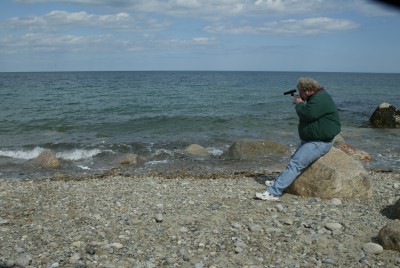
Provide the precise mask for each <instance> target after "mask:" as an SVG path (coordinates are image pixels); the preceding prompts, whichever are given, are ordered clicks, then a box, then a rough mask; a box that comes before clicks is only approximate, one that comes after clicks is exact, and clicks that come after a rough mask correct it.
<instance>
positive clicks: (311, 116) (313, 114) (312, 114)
mask: <svg viewBox="0 0 400 268" xmlns="http://www.w3.org/2000/svg"><path fill="white" fill-rule="evenodd" d="M296 112H297V115H298V116H299V118H300V120H301V121H304V122H314V121H315V120H317V119H318V118H320V117H321V116H323V115H324V114H325V113H326V112H325V109H324V107H323V102H321V101H318V99H317V98H311V99H310V100H309V101H307V102H306V103H298V104H296Z"/></svg>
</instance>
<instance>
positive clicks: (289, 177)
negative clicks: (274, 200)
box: [267, 141, 333, 196]
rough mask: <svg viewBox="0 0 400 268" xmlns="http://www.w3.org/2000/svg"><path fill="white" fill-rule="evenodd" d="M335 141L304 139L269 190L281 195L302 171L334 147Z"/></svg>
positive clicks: (273, 193)
mask: <svg viewBox="0 0 400 268" xmlns="http://www.w3.org/2000/svg"><path fill="white" fill-rule="evenodd" d="M332 145H333V142H332V141H329V142H323V141H308V142H306V141H302V142H301V143H300V145H299V147H298V148H297V149H296V151H295V152H294V154H293V155H292V156H291V158H290V161H289V164H288V165H287V166H286V168H285V170H284V171H283V172H282V173H281V174H280V175H279V176H278V177H277V178H276V179H275V181H274V183H273V184H272V185H271V186H270V187H269V188H268V189H267V192H269V193H270V194H272V195H274V196H281V195H282V194H283V191H284V190H285V189H286V188H287V187H289V186H290V185H291V184H292V183H293V182H294V181H295V180H296V178H297V177H298V176H299V175H300V173H301V172H302V171H303V170H304V169H305V168H306V167H308V166H309V165H311V164H312V163H313V162H314V161H315V160H317V159H318V158H320V157H321V156H323V155H325V154H326V153H327V152H329V150H330V149H331V148H332Z"/></svg>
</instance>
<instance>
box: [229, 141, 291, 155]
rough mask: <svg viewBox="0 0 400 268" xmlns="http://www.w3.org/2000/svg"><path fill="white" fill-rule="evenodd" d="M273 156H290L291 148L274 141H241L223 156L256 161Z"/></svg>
mask: <svg viewBox="0 0 400 268" xmlns="http://www.w3.org/2000/svg"><path fill="white" fill-rule="evenodd" d="M273 154H282V155H287V154H290V150H289V146H288V145H284V144H281V143H278V142H275V141H272V140H239V141H236V142H235V143H234V144H232V145H231V146H230V147H229V149H228V150H227V151H225V152H224V153H223V154H222V156H221V157H222V158H225V159H256V158H261V157H266V156H270V155H273Z"/></svg>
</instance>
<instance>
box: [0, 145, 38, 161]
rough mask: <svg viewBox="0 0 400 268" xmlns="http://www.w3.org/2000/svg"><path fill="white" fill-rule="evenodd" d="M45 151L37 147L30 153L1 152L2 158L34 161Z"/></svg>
mask: <svg viewBox="0 0 400 268" xmlns="http://www.w3.org/2000/svg"><path fill="white" fill-rule="evenodd" d="M44 150H45V149H43V148H41V147H35V148H34V149H33V150H30V151H9V150H0V156H5V157H10V158H16V159H24V160H29V159H34V158H36V157H38V156H39V155H40V154H41V153H42V152H43V151H44Z"/></svg>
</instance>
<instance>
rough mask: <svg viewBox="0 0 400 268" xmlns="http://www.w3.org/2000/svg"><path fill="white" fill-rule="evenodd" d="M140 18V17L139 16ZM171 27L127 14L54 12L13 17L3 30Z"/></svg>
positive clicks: (153, 20)
mask: <svg viewBox="0 0 400 268" xmlns="http://www.w3.org/2000/svg"><path fill="white" fill-rule="evenodd" d="M138 17H139V16H138ZM167 25H169V24H168V23H166V22H161V21H158V20H156V19H153V18H152V19H147V18H146V17H144V16H142V17H139V19H134V18H133V17H132V16H131V15H130V14H128V13H126V12H120V13H117V14H111V15H96V14H89V13H87V12H84V11H82V12H67V11H60V10H54V11H50V12H48V13H47V14H45V15H43V16H28V17H13V18H10V19H8V20H7V21H5V22H4V23H2V24H1V25H0V26H2V28H13V29H20V30H21V31H28V30H44V31H57V32H58V31H60V30H62V29H64V30H65V29H73V28H79V29H82V28H85V27H95V28H103V29H114V30H118V31H142V30H146V31H157V30H161V29H163V28H165V27H166V26H167Z"/></svg>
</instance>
